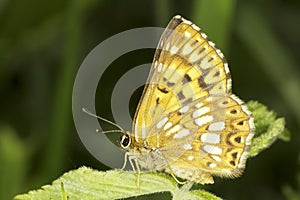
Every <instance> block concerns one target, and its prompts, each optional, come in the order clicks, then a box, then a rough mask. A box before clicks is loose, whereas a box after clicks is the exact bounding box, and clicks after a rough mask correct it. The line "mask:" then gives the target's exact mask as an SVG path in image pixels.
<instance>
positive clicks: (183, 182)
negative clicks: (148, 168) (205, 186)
mask: <svg viewBox="0 0 300 200" xmlns="http://www.w3.org/2000/svg"><path fill="white" fill-rule="evenodd" d="M168 167H169V170H170V174H171V175H172V177H173V178H174V180H175V181H176V182H177V183H178V184H181V185H184V184H186V183H187V181H180V180H178V179H177V177H176V176H175V174H174V172H173V170H172V168H171V166H170V165H168Z"/></svg>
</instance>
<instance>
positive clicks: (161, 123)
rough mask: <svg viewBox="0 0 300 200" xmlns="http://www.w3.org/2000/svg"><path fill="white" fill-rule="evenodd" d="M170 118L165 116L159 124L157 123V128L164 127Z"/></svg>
mask: <svg viewBox="0 0 300 200" xmlns="http://www.w3.org/2000/svg"><path fill="white" fill-rule="evenodd" d="M168 120H169V118H168V117H164V118H163V119H162V120H160V121H159V122H158V123H157V124H156V127H157V128H161V127H163V125H164V124H165V123H166V122H167V121H168Z"/></svg>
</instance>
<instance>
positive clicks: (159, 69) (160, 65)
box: [157, 63, 163, 72]
mask: <svg viewBox="0 0 300 200" xmlns="http://www.w3.org/2000/svg"><path fill="white" fill-rule="evenodd" d="M162 67H163V64H162V63H159V65H158V66H157V71H158V72H161V70H162Z"/></svg>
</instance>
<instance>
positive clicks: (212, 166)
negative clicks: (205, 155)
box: [208, 163, 217, 168]
mask: <svg viewBox="0 0 300 200" xmlns="http://www.w3.org/2000/svg"><path fill="white" fill-rule="evenodd" d="M208 166H209V167H211V168H214V167H216V166H217V164H216V163H209V165H208Z"/></svg>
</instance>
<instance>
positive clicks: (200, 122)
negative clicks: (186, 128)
mask: <svg viewBox="0 0 300 200" xmlns="http://www.w3.org/2000/svg"><path fill="white" fill-rule="evenodd" d="M212 120H213V116H211V115H206V116H203V117H200V118H198V119H195V123H196V124H197V125H198V126H202V125H204V124H207V123H209V122H211V121H212Z"/></svg>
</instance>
